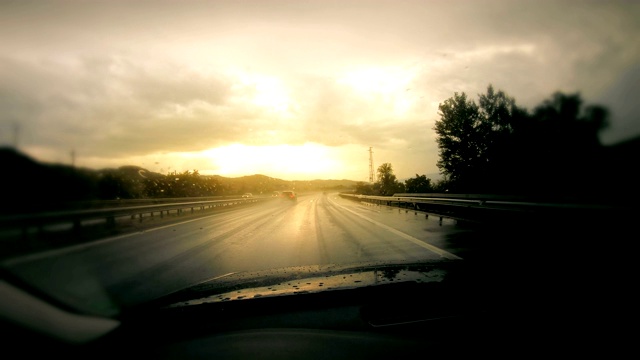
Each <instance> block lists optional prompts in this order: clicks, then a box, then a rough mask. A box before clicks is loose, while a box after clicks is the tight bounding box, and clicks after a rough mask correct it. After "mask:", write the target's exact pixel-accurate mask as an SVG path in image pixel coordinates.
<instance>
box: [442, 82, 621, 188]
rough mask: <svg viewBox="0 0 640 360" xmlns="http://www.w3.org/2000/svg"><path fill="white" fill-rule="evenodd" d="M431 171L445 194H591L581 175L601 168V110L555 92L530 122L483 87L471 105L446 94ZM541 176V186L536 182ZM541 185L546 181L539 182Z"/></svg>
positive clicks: (510, 101) (590, 181) (604, 117)
mask: <svg viewBox="0 0 640 360" xmlns="http://www.w3.org/2000/svg"><path fill="white" fill-rule="evenodd" d="M439 115H440V117H441V118H440V120H437V121H436V123H435V126H434V130H435V131H436V134H437V136H438V137H437V139H436V141H437V143H438V147H439V155H440V159H439V161H438V163H437V165H438V168H439V169H440V171H441V173H442V174H443V175H445V177H446V179H447V181H446V183H447V189H449V190H450V191H451V192H481V193H520V194H525V193H526V194H532V193H552V192H555V193H556V194H560V193H564V192H568V191H576V190H580V189H581V190H583V191H584V190H586V189H588V188H589V187H593V186H595V183H594V179H595V177H593V176H589V171H588V169H589V168H593V165H594V164H595V163H598V162H601V161H603V160H602V156H603V155H602V146H601V145H600V142H599V137H598V133H599V131H601V130H602V129H604V128H606V126H607V124H608V111H607V109H605V108H604V107H601V106H593V105H592V106H587V107H585V108H584V109H583V108H582V99H581V98H580V96H579V94H569V95H566V94H562V93H560V92H556V93H554V94H553V96H552V97H551V98H550V99H547V100H545V101H544V102H543V103H542V104H540V105H539V106H537V107H536V108H535V109H534V111H533V113H532V114H529V112H528V111H527V110H526V109H524V108H520V107H518V106H517V105H516V102H515V99H514V98H512V97H509V96H507V95H506V94H505V93H504V92H503V91H495V90H494V89H493V86H491V85H489V86H488V88H487V92H486V94H479V105H477V104H476V103H475V102H473V101H470V100H468V99H467V96H466V95H465V93H462V94H458V93H454V96H453V97H451V98H449V99H447V100H445V101H444V103H442V104H440V106H439ZM545 173H546V174H548V175H547V176H546V178H553V180H552V181H550V180H546V179H544V178H543V179H541V177H540V174H545ZM545 180H546V181H545Z"/></svg>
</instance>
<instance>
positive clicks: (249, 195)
mask: <svg viewBox="0 0 640 360" xmlns="http://www.w3.org/2000/svg"><path fill="white" fill-rule="evenodd" d="M242 197H243V198H252V197H253V194H252V193H244V194H242Z"/></svg>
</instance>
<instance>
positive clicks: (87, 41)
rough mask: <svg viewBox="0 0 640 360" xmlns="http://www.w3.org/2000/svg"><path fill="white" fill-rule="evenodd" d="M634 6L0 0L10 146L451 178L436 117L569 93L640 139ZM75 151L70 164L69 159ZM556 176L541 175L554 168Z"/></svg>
mask: <svg viewBox="0 0 640 360" xmlns="http://www.w3.org/2000/svg"><path fill="white" fill-rule="evenodd" d="M638 19H640V2H638V1H631V0H629V1H540V0H538V1H480V0H473V1H461V0H458V1H401V0H389V1H367V0H340V1H333V0H322V1H320V0H318V1H313V0H298V1H293V0H287V1H271V0H249V1H28V0H27V1H2V2H0V28H1V29H2V31H0V145H2V146H6V145H9V146H17V148H18V149H19V150H20V151H22V152H24V153H26V154H28V155H30V156H32V157H34V158H36V159H38V160H41V161H46V162H58V163H66V164H70V163H72V159H74V160H73V161H74V162H75V165H76V166H82V167H89V168H96V169H98V168H105V167H118V166H122V165H138V166H142V167H145V168H147V169H149V170H152V171H157V172H161V173H168V172H170V171H179V172H182V171H185V170H193V169H198V170H199V171H200V173H201V174H218V175H223V176H231V177H236V176H243V175H251V174H264V175H268V176H272V177H277V178H282V179H287V180H303V179H350V180H357V181H367V180H368V177H369V148H370V147H371V148H373V160H374V166H375V167H377V166H378V165H380V164H381V163H385V162H388V163H391V164H392V166H393V169H394V172H395V174H396V175H397V176H398V177H399V178H400V179H403V178H408V177H412V176H415V174H427V175H430V174H437V173H438V168H437V167H436V162H437V160H438V150H437V146H436V143H435V133H434V131H433V125H434V122H435V121H436V120H437V119H439V117H438V104H439V103H441V102H443V101H444V100H445V99H447V98H449V97H451V96H453V94H454V93H455V92H465V93H467V94H468V95H469V96H470V97H471V98H473V99H477V95H478V94H479V93H483V92H484V91H485V90H486V88H487V86H488V85H489V84H493V86H494V87H495V88H497V89H501V90H504V91H505V92H507V94H509V95H511V96H513V97H515V99H516V101H517V103H519V104H520V105H521V106H524V107H527V108H529V109H532V108H533V107H534V106H535V105H537V104H539V103H540V102H541V101H542V100H544V99H546V98H548V97H550V96H551V94H552V93H553V92H555V91H563V92H567V93H574V92H579V93H580V94H581V95H582V97H583V98H584V99H585V101H586V102H587V103H598V104H602V105H605V106H608V107H609V108H610V110H611V112H612V119H611V122H612V125H611V127H610V129H608V130H607V131H606V132H604V133H603V134H602V141H603V142H604V143H613V142H616V141H620V140H623V139H626V138H629V137H631V136H634V135H638V134H640V123H639V121H638V115H637V114H638V111H639V110H640V109H639V108H638V100H637V99H638V90H639V88H640V76H639V75H640V66H639V65H640V40H639V39H640V36H639V35H640V21H639V20H638ZM72 153H73V154H74V155H73V156H72ZM540 170H541V171H544V169H540Z"/></svg>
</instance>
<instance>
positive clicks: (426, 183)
mask: <svg viewBox="0 0 640 360" xmlns="http://www.w3.org/2000/svg"><path fill="white" fill-rule="evenodd" d="M404 185H405V186H404V187H405V192H407V193H414V194H416V193H428V192H432V191H433V187H432V186H431V179H429V178H428V177H427V176H426V175H418V174H416V177H415V178H410V179H407V180H405V181H404Z"/></svg>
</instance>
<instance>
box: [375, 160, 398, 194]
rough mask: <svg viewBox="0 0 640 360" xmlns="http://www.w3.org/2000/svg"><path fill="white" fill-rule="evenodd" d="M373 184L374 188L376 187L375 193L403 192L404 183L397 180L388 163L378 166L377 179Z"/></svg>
mask: <svg viewBox="0 0 640 360" xmlns="http://www.w3.org/2000/svg"><path fill="white" fill-rule="evenodd" d="M375 185H376V186H374V189H377V193H378V194H379V195H382V196H389V195H393V194H395V193H402V192H404V184H403V183H401V182H398V179H397V178H396V176H395V175H394V173H393V167H392V166H391V164H390V163H384V164H382V165H380V166H378V180H377V182H376V184H375Z"/></svg>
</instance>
